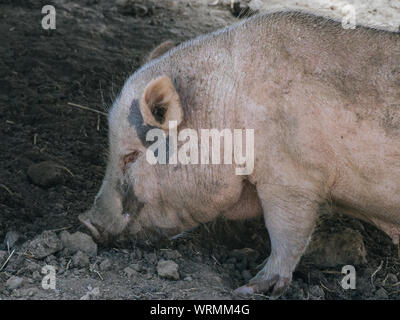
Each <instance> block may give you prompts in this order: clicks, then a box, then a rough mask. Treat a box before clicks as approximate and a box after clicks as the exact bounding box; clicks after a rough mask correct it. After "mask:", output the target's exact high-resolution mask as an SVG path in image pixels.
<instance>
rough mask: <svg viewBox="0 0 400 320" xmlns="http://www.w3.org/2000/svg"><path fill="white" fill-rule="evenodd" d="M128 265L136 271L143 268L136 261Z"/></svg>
mask: <svg viewBox="0 0 400 320" xmlns="http://www.w3.org/2000/svg"><path fill="white" fill-rule="evenodd" d="M129 267H130V268H132V269H133V270H135V271H137V272H140V271H142V269H143V268H142V266H141V265H140V264H138V263H133V264H131V265H130V266H129Z"/></svg>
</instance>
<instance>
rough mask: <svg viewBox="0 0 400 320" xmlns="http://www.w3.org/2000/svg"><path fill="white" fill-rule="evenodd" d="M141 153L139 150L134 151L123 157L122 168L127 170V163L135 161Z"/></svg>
mask: <svg viewBox="0 0 400 320" xmlns="http://www.w3.org/2000/svg"><path fill="white" fill-rule="evenodd" d="M139 155H140V152H139V151H133V152H131V153H129V154H127V155H126V156H124V157H123V159H122V168H123V169H124V170H125V169H126V167H127V165H128V164H130V163H132V162H134V161H135V160H136V159H137V158H138V157H139Z"/></svg>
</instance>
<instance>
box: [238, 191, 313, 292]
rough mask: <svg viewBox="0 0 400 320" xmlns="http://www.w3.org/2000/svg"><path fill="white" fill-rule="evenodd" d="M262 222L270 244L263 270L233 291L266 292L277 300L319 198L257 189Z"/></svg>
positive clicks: (301, 249) (303, 244)
mask: <svg viewBox="0 0 400 320" xmlns="http://www.w3.org/2000/svg"><path fill="white" fill-rule="evenodd" d="M257 189H258V193H259V196H260V198H261V202H262V206H263V210H264V220H265V224H266V227H267V229H268V233H269V236H270V240H271V254H270V256H269V258H268V261H267V263H266V264H265V266H264V268H263V269H262V270H261V271H260V272H259V273H258V274H257V275H256V276H255V277H254V278H253V279H251V280H250V282H249V284H248V285H245V286H243V287H240V288H238V289H236V290H235V293H237V294H240V295H250V294H254V293H263V292H267V291H268V290H269V289H272V294H271V297H272V298H276V297H279V296H280V295H282V294H283V292H284V291H285V289H286V288H287V287H288V285H289V284H290V281H291V279H292V273H293V271H294V269H295V267H296V264H297V263H298V261H299V260H300V258H301V255H302V254H303V252H304V250H305V249H306V246H307V244H308V242H309V240H310V237H311V234H312V232H313V230H314V226H315V222H316V219H317V215H318V209H319V204H320V198H319V197H318V196H317V195H316V193H314V192H305V191H304V190H301V189H298V188H295V187H270V186H261V187H257Z"/></svg>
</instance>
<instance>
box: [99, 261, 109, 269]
mask: <svg viewBox="0 0 400 320" xmlns="http://www.w3.org/2000/svg"><path fill="white" fill-rule="evenodd" d="M99 267H100V270H101V271H107V270H110V269H111V267H112V262H111V261H110V259H104V260H103V261H102V262H101V263H100V265H99Z"/></svg>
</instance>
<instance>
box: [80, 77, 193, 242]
mask: <svg viewBox="0 0 400 320" xmlns="http://www.w3.org/2000/svg"><path fill="white" fill-rule="evenodd" d="M182 119H183V109H182V106H181V102H180V97H179V94H178V93H177V91H176V89H175V87H174V85H173V83H172V81H171V80H170V78H169V77H168V76H156V77H146V76H145V77H141V76H140V74H139V76H138V75H134V76H133V77H132V78H131V79H129V80H128V81H127V83H126V85H125V87H124V89H123V90H122V93H121V95H120V97H119V98H118V99H117V100H116V102H115V104H114V106H113V108H112V109H111V111H110V114H109V159H108V165H107V170H106V173H105V176H104V180H103V183H102V186H101V188H100V191H99V192H98V194H97V196H96V198H95V200H94V204H93V206H92V208H91V209H90V210H88V211H87V212H85V213H83V214H81V215H80V216H79V219H80V221H81V222H82V223H83V224H84V225H85V226H86V227H87V228H88V229H89V230H90V231H91V232H92V234H93V235H94V237H95V238H97V239H98V240H99V241H105V240H110V239H113V238H120V237H121V236H123V235H129V237H132V235H137V236H143V235H144V236H149V235H150V234H151V235H154V234H166V235H173V234H177V233H179V232H181V231H184V230H185V229H190V228H193V227H195V226H196V225H197V224H198V223H197V222H195V221H194V220H193V219H190V218H189V217H188V218H187V219H185V217H184V211H185V210H184V209H182V210H180V211H179V214H178V212H177V207H176V206H177V205H179V199H182V197H183V196H184V195H182V194H179V191H178V194H179V195H178V196H177V192H176V191H177V184H179V183H180V181H176V179H174V178H173V177H171V171H173V169H171V168H168V167H169V165H152V164H150V163H148V161H147V159H146V150H147V148H148V146H149V145H148V144H149V142H147V141H146V134H147V132H148V131H149V130H150V129H161V130H166V129H167V128H168V124H169V122H170V121H175V122H176V124H177V125H179V124H180V123H181V122H182ZM151 143H153V142H150V144H151ZM188 196H190V195H188ZM174 197H175V198H174ZM177 197H180V198H179V199H177ZM157 231H158V232H157Z"/></svg>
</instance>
